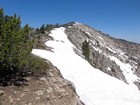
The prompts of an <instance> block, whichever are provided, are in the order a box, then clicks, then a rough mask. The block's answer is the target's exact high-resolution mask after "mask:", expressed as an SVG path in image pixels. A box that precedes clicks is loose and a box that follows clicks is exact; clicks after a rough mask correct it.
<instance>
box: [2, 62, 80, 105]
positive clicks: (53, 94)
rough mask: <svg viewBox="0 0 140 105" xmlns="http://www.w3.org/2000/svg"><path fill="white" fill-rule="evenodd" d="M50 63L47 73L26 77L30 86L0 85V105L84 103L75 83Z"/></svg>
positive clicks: (77, 104)
mask: <svg viewBox="0 0 140 105" xmlns="http://www.w3.org/2000/svg"><path fill="white" fill-rule="evenodd" d="M49 65H50V66H51V68H50V69H49V70H48V72H47V75H44V76H43V77H33V76H29V77H26V79H27V80H28V81H29V82H28V86H24V87H16V86H7V87H1V86H0V105H83V104H82V103H81V102H80V100H79V97H78V95H77V94H76V92H75V88H74V85H73V84H72V83H71V82H70V81H68V80H66V79H64V78H63V77H62V75H61V74H60V72H59V70H58V69H57V68H56V67H54V66H53V65H52V64H51V63H50V64H49Z"/></svg>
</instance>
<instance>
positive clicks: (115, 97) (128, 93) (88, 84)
mask: <svg viewBox="0 0 140 105" xmlns="http://www.w3.org/2000/svg"><path fill="white" fill-rule="evenodd" d="M79 27H80V29H79ZM81 27H82V28H81ZM83 27H84V28H83ZM75 28H76V29H75ZM81 30H82V31H81ZM83 30H86V31H85V32H86V33H85V32H83ZM88 30H90V29H87V27H86V29H85V26H83V25H81V24H80V26H79V24H78V25H77V24H76V25H75V24H74V26H71V27H69V28H62V27H61V28H55V29H53V30H52V31H51V33H50V34H49V35H50V36H51V37H53V38H52V39H51V40H48V41H47V42H46V43H45V45H46V46H49V47H51V48H52V51H51V52H50V51H46V50H41V49H33V52H32V53H33V54H35V55H38V56H40V57H42V58H45V59H48V60H50V61H51V62H52V63H53V64H54V65H55V66H56V67H57V68H58V69H59V70H60V72H61V73H62V75H63V76H64V78H66V79H68V80H70V81H71V82H73V83H74V85H75V87H76V92H77V94H78V95H79V97H80V99H81V101H82V102H83V103H84V104H86V105H93V104H94V105H99V104H102V105H118V104H120V105H132V104H133V105H139V97H140V93H139V91H138V88H137V86H136V85H135V84H134V83H133V81H135V80H137V79H138V78H137V76H136V75H134V74H133V72H132V70H131V67H132V64H133V63H134V62H132V64H130V61H129V63H126V62H125V60H127V59H128V58H127V56H126V55H124V54H125V53H124V52H122V51H121V50H120V49H116V48H114V49H112V48H113V47H112V45H110V44H109V43H106V42H105V41H104V40H103V38H105V37H98V36H97V35H96V36H94V37H95V38H94V37H92V36H91V34H92V33H91V32H92V29H91V31H90V34H89V33H87V32H89V31H88ZM95 33H96V32H95ZM85 34H86V35H85ZM69 39H70V40H69ZM91 39H92V40H91ZM85 40H87V41H88V42H89V45H90V62H89V61H86V60H85V59H84V55H83V54H82V50H81V49H82V48H81V46H82V43H83V42H84V41H85ZM105 40H107V39H105ZM97 41H98V43H97ZM106 44H107V45H106ZM114 44H115V43H114ZM109 48H110V49H109ZM77 54H78V55H79V56H78V55H77ZM91 54H95V56H94V57H93V55H91ZM120 59H121V60H120ZM91 61H92V62H91ZM94 61H95V62H94ZM89 63H90V64H89ZM95 64H96V65H95ZM101 67H102V68H101ZM98 68H99V69H98ZM112 68H113V69H114V70H112ZM102 71H103V72H104V73H103V72H102ZM108 74H109V75H111V76H112V77H111V76H109V75H108ZM115 76H116V77H117V78H118V79H116V78H114V77H115ZM135 77H136V78H135ZM122 80H123V81H124V82H125V83H124V82H123V81H122ZM126 83H127V84H126Z"/></svg>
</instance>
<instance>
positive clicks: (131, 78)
mask: <svg viewBox="0 0 140 105" xmlns="http://www.w3.org/2000/svg"><path fill="white" fill-rule="evenodd" d="M109 58H110V59H111V60H112V61H115V63H116V64H117V65H118V66H120V69H121V70H122V71H123V74H124V76H125V78H126V80H127V82H128V83H129V84H130V85H134V86H136V85H135V84H134V83H133V82H135V81H137V79H138V77H137V76H136V75H134V73H133V71H132V66H131V65H130V64H126V63H123V62H121V61H120V60H119V59H118V58H116V57H114V56H109Z"/></svg>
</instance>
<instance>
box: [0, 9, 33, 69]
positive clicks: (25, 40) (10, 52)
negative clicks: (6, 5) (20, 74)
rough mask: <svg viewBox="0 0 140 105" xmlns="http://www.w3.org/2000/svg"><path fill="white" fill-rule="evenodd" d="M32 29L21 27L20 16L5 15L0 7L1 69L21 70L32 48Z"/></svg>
mask: <svg viewBox="0 0 140 105" xmlns="http://www.w3.org/2000/svg"><path fill="white" fill-rule="evenodd" d="M29 33H30V29H29V26H28V25H26V26H24V27H23V28H22V27H21V20H20V17H17V16H16V14H14V16H8V15H4V13H3V9H0V70H20V69H21V68H22V66H23V65H24V64H25V63H26V59H27V57H28V56H29V54H30V52H31V50H32V39H31V38H30V37H29Z"/></svg>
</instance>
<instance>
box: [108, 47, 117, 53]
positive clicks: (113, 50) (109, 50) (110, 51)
mask: <svg viewBox="0 0 140 105" xmlns="http://www.w3.org/2000/svg"><path fill="white" fill-rule="evenodd" d="M106 48H107V49H108V50H109V51H110V52H112V53H116V51H114V50H112V49H111V48H109V47H106Z"/></svg>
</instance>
